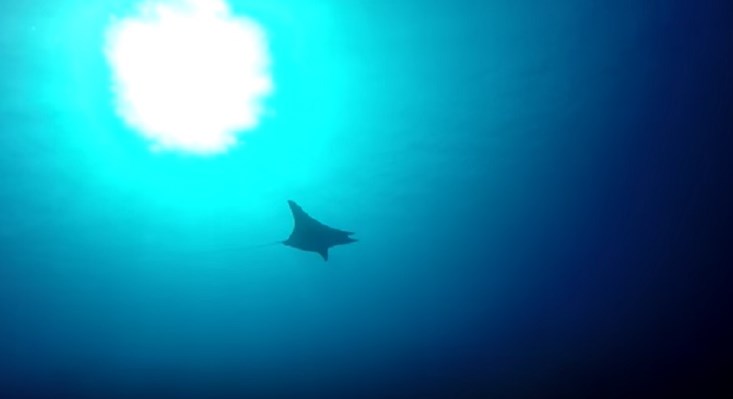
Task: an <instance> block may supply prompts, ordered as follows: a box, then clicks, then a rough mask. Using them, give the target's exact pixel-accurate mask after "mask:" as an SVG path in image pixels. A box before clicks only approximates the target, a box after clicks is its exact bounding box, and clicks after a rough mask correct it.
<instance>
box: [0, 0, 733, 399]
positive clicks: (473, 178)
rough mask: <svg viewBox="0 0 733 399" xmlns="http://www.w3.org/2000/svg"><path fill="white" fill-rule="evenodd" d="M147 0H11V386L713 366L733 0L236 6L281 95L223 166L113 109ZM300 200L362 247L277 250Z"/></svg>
mask: <svg viewBox="0 0 733 399" xmlns="http://www.w3.org/2000/svg"><path fill="white" fill-rule="evenodd" d="M134 3H135V2H133V1H130V0H117V1H113V0H109V1H98V2H85V1H81V0H63V1H56V2H44V1H26V2H22V3H17V4H15V3H13V4H11V3H7V4H4V5H2V6H0V10H2V12H1V13H0V21H1V22H2V23H1V24H0V32H1V33H2V34H1V35H0V59H1V60H2V61H1V63H0V67H1V68H2V75H1V76H2V77H1V78H0V90H1V91H0V92H1V93H2V94H1V95H0V128H1V129H2V134H1V135H0V149H1V151H0V173H1V175H2V183H1V185H0V210H2V211H1V212H0V375H1V376H0V396H2V397H106V398H110V397H156V398H157V397H197V398H199V397H341V398H349V397H441V398H443V397H445V398H448V397H567V396H573V395H575V394H580V395H587V396H588V397H591V396H597V395H596V394H600V393H604V392H605V393H609V392H611V393H615V394H627V395H628V394H633V393H640V392H644V393H658V392H660V391H662V390H665V391H666V389H678V390H680V391H683V392H684V390H685V389H689V390H691V391H692V390H695V391H696V390H697V389H701V388H703V387H710V386H711V385H712V384H713V383H715V382H718V381H719V379H718V378H719V377H720V376H721V375H722V373H723V372H722V368H720V367H719V364H720V363H721V362H722V361H723V359H725V358H726V357H725V356H726V355H725V354H726V353H728V352H726V351H725V350H724V349H723V348H722V346H721V342H723V341H724V340H725V338H726V337H729V333H730V329H729V328H728V327H727V322H726V320H727V319H728V318H727V317H726V316H725V315H726V314H727V309H728V308H727V306H726V304H727V303H728V302H727V301H725V300H724V298H725V295H724V293H725V292H726V291H727V290H728V288H729V286H728V283H729V280H728V279H727V278H726V277H728V276H729V272H727V271H722V270H723V269H720V268H719V267H718V266H719V265H720V264H725V261H723V260H722V259H723V258H721V256H722V253H723V251H724V248H725V246H726V245H727V244H728V241H729V237H730V235H728V234H726V233H730V229H729V228H728V226H729V225H728V223H727V222H728V220H729V219H730V213H731V211H730V199H731V196H730V194H729V193H728V189H727V187H728V186H729V185H730V181H731V180H730V172H729V171H730V170H731V169H730V168H729V166H730V157H729V155H730V152H729V150H730V137H731V132H733V130H732V129H731V126H732V125H733V123H732V121H733V118H730V113H731V103H732V102H731V99H732V97H733V94H732V93H733V90H732V89H733V76H732V72H731V71H733V69H732V68H733V62H732V60H733V58H731V57H732V56H733V54H732V53H731V46H730V44H731V41H732V37H733V36H731V33H730V30H729V29H728V27H727V25H728V24H729V22H730V21H731V16H732V15H733V14H731V6H730V5H728V4H727V3H726V2H722V1H702V2H695V3H694V4H693V3H692V2H682V1H613V2H611V1H608V2H587V1H580V0H559V1H526V2H513V1H470V0H464V1H452V2H448V1H439V0H434V1H414V0H406V1H400V2H394V1H386V0H371V1H350V2H337V1H327V0H319V1H305V0H290V1H287V0H278V1H270V2H265V1H257V0H251V1H240V0H237V1H234V0H232V1H230V4H231V6H232V9H233V10H234V11H235V12H237V13H240V14H242V15H248V16H250V17H252V18H254V19H255V20H257V21H259V22H260V23H261V24H262V25H263V27H264V28H265V30H266V31H267V32H268V37H269V39H270V46H271V49H272V57H273V77H274V82H275V85H276V94H275V95H274V96H273V98H272V99H271V100H270V102H269V104H268V107H269V108H271V109H272V110H273V111H275V112H274V113H273V114H272V115H270V116H268V117H266V118H265V119H264V120H263V122H262V124H261V126H260V127H259V129H257V131H255V132H252V133H251V134H245V135H242V136H241V140H242V143H241V145H240V146H238V147H237V148H235V149H233V150H232V151H230V152H228V153H227V154H224V155H220V156H217V157H203V158H202V157H195V156H187V155H183V154H174V153H154V152H151V151H150V150H149V148H148V146H147V144H146V143H145V142H144V141H143V140H142V139H140V138H139V136H137V135H136V134H135V132H134V131H132V130H131V129H130V128H129V127H127V126H125V124H124V123H123V122H122V121H121V120H120V119H119V118H118V116H117V114H116V112H115V108H114V104H113V98H112V94H111V93H112V89H111V83H110V72H109V66H108V65H107V63H106V60H105V58H104V54H103V46H104V31H105V28H106V27H107V26H108V24H109V23H110V20H111V18H112V16H115V15H124V13H125V12H127V11H129V10H130V8H131V7H132V6H133V5H134ZM289 199H292V200H295V201H297V202H298V203H299V204H301V205H302V206H303V208H304V209H306V211H308V212H309V213H310V214H311V215H313V216H314V217H316V218H318V219H319V220H322V221H323V222H325V223H327V224H329V225H333V226H335V227H339V228H343V229H346V230H350V231H355V232H356V233H357V235H356V236H357V237H358V238H359V240H360V241H359V242H358V243H355V244H353V245H348V246H343V247H336V248H334V249H333V250H332V251H331V258H330V260H329V261H328V262H327V263H324V262H323V261H322V260H321V259H320V257H319V256H318V255H316V254H313V253H306V252H299V251H296V250H293V249H291V248H287V247H284V246H269V247H262V248H253V246H256V245H258V244H262V243H268V242H272V241H275V240H281V239H284V238H286V237H287V236H288V234H289V233H290V230H291V228H292V220H291V216H290V211H289V210H288V207H287V203H286V201H287V200H289ZM632 396H637V395H632Z"/></svg>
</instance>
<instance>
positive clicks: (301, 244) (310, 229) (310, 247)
mask: <svg viewBox="0 0 733 399" xmlns="http://www.w3.org/2000/svg"><path fill="white" fill-rule="evenodd" d="M288 205H289V206H290V211H291V212H292V213H293V223H294V226H293V232H292V233H291V234H290V237H288V239H287V240H285V241H282V243H283V244H285V245H287V246H289V247H293V248H296V249H300V250H302V251H309V252H316V253H318V254H320V255H321V257H323V260H324V261H328V249H329V248H331V247H333V246H336V245H344V244H351V243H352V242H356V241H357V240H356V239H354V238H351V237H350V236H351V235H352V234H354V233H352V232H349V231H343V230H339V229H334V228H333V227H329V226H326V225H325V224H323V223H321V222H319V221H317V220H316V219H314V218H312V217H311V216H310V215H308V214H307V213H305V211H304V210H303V208H301V207H300V205H298V204H296V203H295V201H288Z"/></svg>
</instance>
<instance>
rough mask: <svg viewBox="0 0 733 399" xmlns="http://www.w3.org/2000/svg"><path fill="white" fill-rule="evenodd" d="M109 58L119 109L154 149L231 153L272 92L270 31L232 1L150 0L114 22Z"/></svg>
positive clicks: (260, 113)
mask: <svg viewBox="0 0 733 399" xmlns="http://www.w3.org/2000/svg"><path fill="white" fill-rule="evenodd" d="M105 54H106V56H107V59H108V61H109V63H110V67H111V69H112V76H113V79H114V81H113V90H114V94H115V97H116V99H115V100H116V104H117V112H118V113H119V114H120V116H121V117H122V118H123V120H124V121H125V122H126V123H127V124H128V125H130V126H131V127H133V128H134V129H135V130H137V131H139V132H140V134H142V135H143V136H144V137H145V138H146V139H147V140H148V141H149V142H150V143H151V148H153V149H155V150H174V151H183V152H189V153H195V154H202V155H205V154H215V153H221V152H224V151H226V150H227V149H228V148H230V147H232V146H233V145H235V144H236V143H237V137H236V136H237V134H238V133H240V132H243V131H248V130H252V129H254V128H255V127H256V126H257V124H258V122H259V119H260V118H261V116H262V114H263V112H264V105H263V101H264V98H265V97H266V96H267V95H268V94H270V93H271V92H272V90H273V84H272V79H271V76H270V70H269V64H270V57H269V55H268V51H267V43H266V38H265V34H264V32H263V30H262V29H261V28H260V27H259V26H258V25H257V24H256V23H255V22H253V21H251V20H249V19H246V18H242V17H236V16H233V15H232V14H231V12H230V10H229V7H228V6H227V4H226V3H225V0H143V2H142V3H141V4H140V6H139V8H138V9H137V12H136V14H135V15H132V16H129V17H126V18H123V19H118V20H114V21H113V22H112V24H111V25H110V27H109V29H108V31H107V40H106V45H105Z"/></svg>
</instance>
